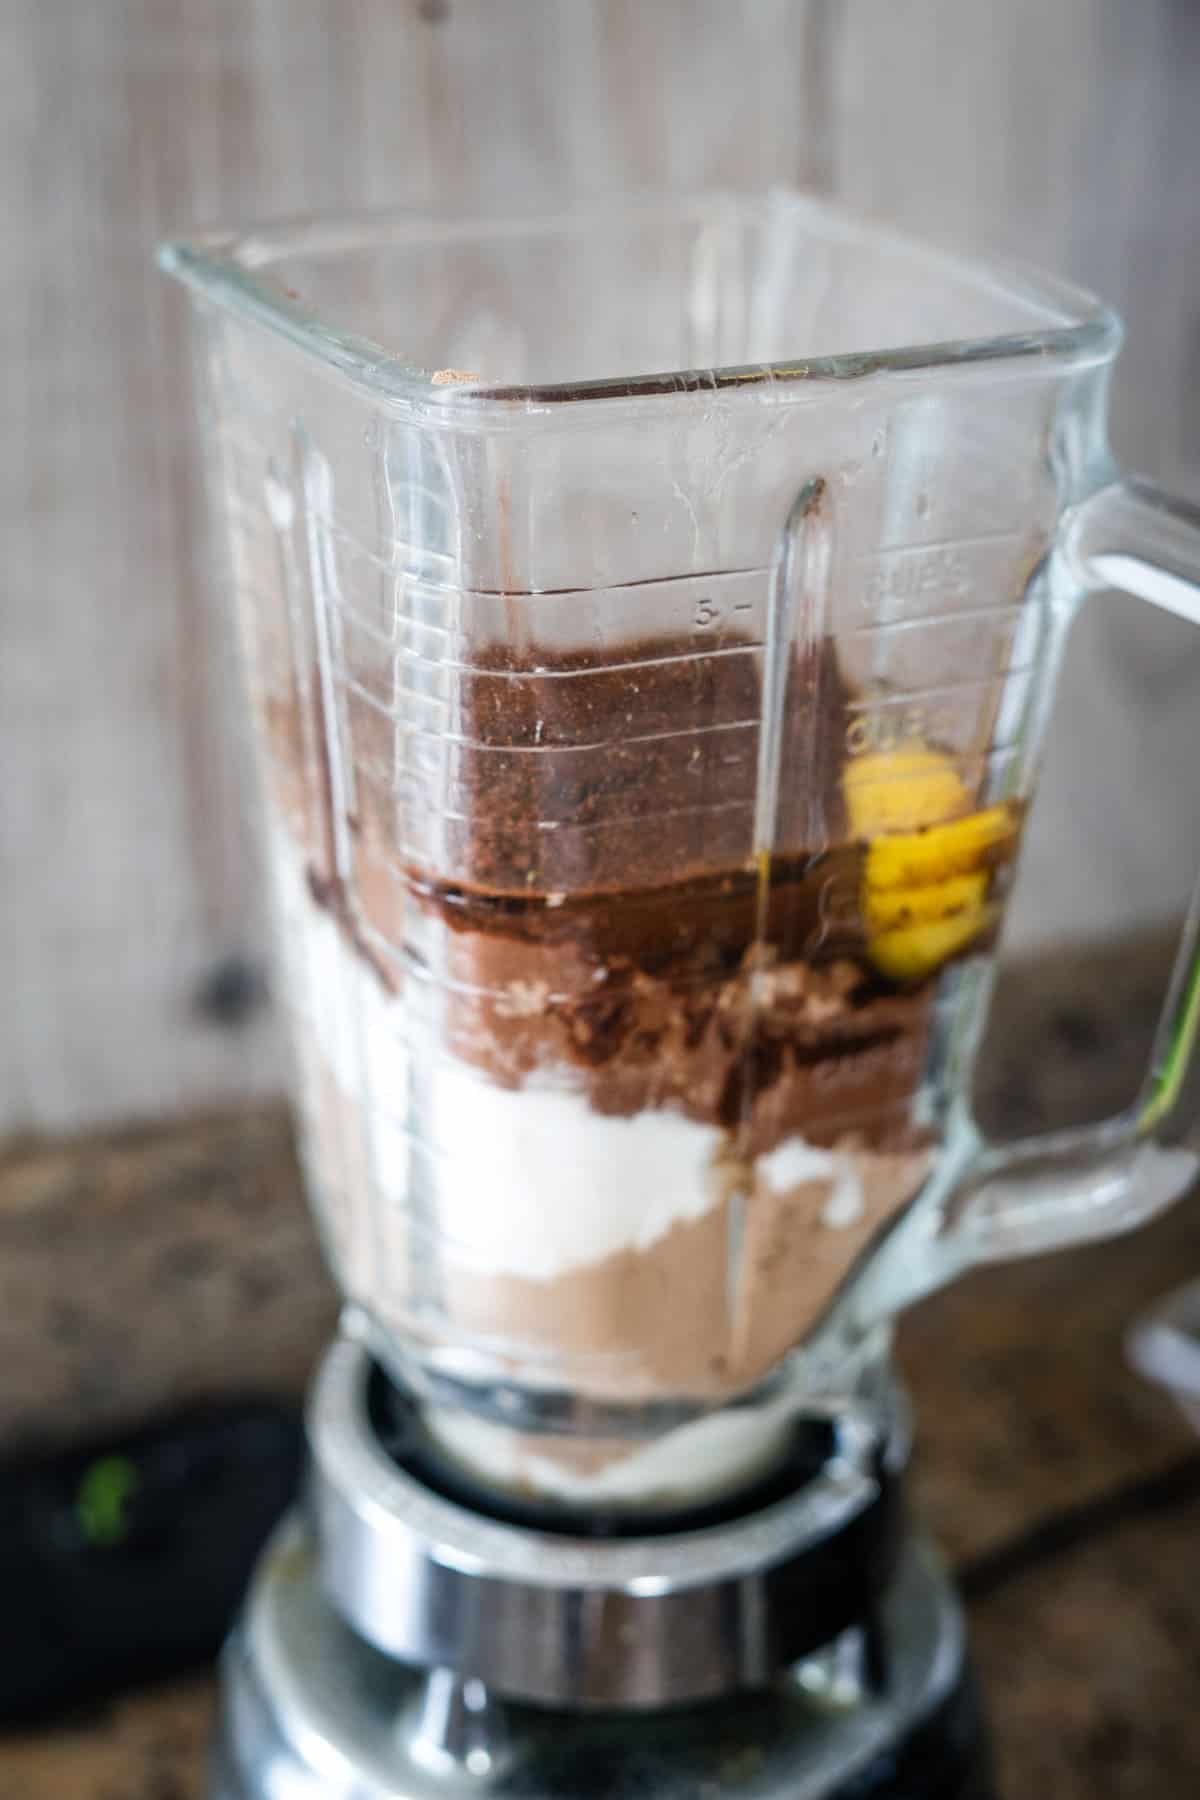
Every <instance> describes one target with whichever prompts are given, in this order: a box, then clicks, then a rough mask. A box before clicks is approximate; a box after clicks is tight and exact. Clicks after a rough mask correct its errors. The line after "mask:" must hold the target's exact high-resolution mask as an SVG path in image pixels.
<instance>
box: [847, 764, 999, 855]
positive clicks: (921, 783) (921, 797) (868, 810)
mask: <svg viewBox="0 0 1200 1800" xmlns="http://www.w3.org/2000/svg"><path fill="white" fill-rule="evenodd" d="M842 786H843V792H844V793H845V796H846V811H847V813H848V815H849V819H850V830H851V832H852V834H853V835H854V836H855V837H858V838H873V837H875V836H876V835H877V833H879V832H881V831H919V830H920V829H921V827H922V826H925V825H940V824H942V822H943V821H944V820H946V819H954V818H957V817H958V816H959V814H960V813H964V812H966V810H967V808H968V807H969V806H970V804H971V797H970V795H969V794H968V792H967V789H966V787H965V785H964V783H963V781H962V778H961V776H960V775H959V773H958V770H957V769H956V768H955V766H954V764H953V762H952V761H951V760H950V758H949V757H948V756H943V755H941V754H940V753H939V752H938V751H936V750H926V749H925V748H924V747H923V746H920V745H914V746H912V747H910V748H906V749H903V750H873V751H871V752H869V753H868V754H867V755H866V756H859V757H856V758H855V760H854V761H853V762H851V763H849V764H848V765H847V767H846V771H845V774H844V776H843V778H842Z"/></svg>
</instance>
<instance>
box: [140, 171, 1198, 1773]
mask: <svg viewBox="0 0 1200 1800" xmlns="http://www.w3.org/2000/svg"><path fill="white" fill-rule="evenodd" d="M164 262H165V265H166V267H167V268H168V269H169V270H170V271H171V272H172V273H173V274H175V275H177V276H178V277H180V278H181V279H182V280H183V281H184V282H186V283H187V285H188V287H189V289H190V292H191V296H192V299H193V301H194V303H195V305H194V316H195V324H196V345H197V352H198V362H199V369H200V389H201V393H202V395H203V398H204V404H205V408H206V410H205V417H204V440H205V444H206V447H207V451H208V461H209V468H210V472H211V477H212V485H213V489H214V495H215V499H216V501H217V504H218V506H219V507H220V509H221V512H222V515H223V518H224V521H225V530H224V533H223V536H224V541H225V543H226V545H227V547H228V562H227V568H226V580H225V583H224V585H225V586H226V587H227V589H228V593H229V595H230V596H231V599H232V610H233V613H234V617H235V621H236V637H237V642H238V647H239V656H238V662H239V667H240V669H241V672H242V676H243V678H244V685H245V695H246V708H247V711H248V714H249V716H250V718H251V720H252V732H251V737H252V743H253V749H254V760H255V766H256V770H257V778H258V787H259V790H260V796H261V814H262V824H263V840H262V841H263V846H264V853H265V862H264V870H265V880H266V882H267V885H268V887H269V890H270V894H271V900H272V906H273V910H274V916H275V922H276V931H275V940H276V944H277V950H278V975H277V982H276V994H277V998H278V1002H279V1004H280V1006H281V1008H282V1009H283V1011H284V1012H285V1014H286V1015H287V1016H288V1018H289V1021H290V1034H289V1035H290V1040H291V1044H292V1050H293V1054H294V1071H295V1073H294V1092H295V1097H296V1101H297V1113H298V1121H299V1127H300V1132H301V1140H302V1148H303V1154H304V1163H305V1170H306V1178H307V1183H308V1188H309V1193H310V1197H311V1201H312V1206H313V1210H314V1212H315V1215H316V1217H317V1221H318V1225H319V1227H320V1229H321V1232H322V1234H323V1238H324V1242H325V1246H326V1249H327V1253H328V1257H329V1260H330V1263H331V1265H332V1267H333V1270H334V1272H335V1274H336V1277H337V1279H338V1281H339V1283H340V1285H341V1287H342V1289H343V1291H344V1294H345V1298H346V1309H345V1314H344V1323H343V1328H342V1332H341V1335H340V1337H339V1340H338V1342H337V1343H336V1344H335V1345H334V1346H333V1348H332V1349H331V1350H330V1351H329V1353H328V1355H327V1357H326V1359H325V1362H324V1365H323V1367H322V1368H321V1370H320V1372H319V1374H318V1376H317V1379H316V1382H315V1386H314V1390H313V1394H312V1400H311V1405H310V1410H309V1416H308V1436H309V1451H310V1476H309V1481H308V1486H307V1492H306V1497H305V1502H304V1504H303V1506H302V1508H301V1509H300V1511H299V1512H298V1514H297V1515H296V1516H295V1517H293V1518H290V1519H288V1520H286V1521H285V1522H284V1524H283V1525H282V1526H281V1527H280V1529H279V1531H278V1533H277V1535H276V1537H275V1539H274V1541H273V1543H272V1544H271V1546H270V1548H269V1549H268V1550H267V1551H266V1553H265V1554H264V1557H263V1560H262V1563H261V1566H260V1568H259V1571H258V1574H257V1576H256V1579H255V1581H254V1583H253V1586H252V1590H251V1592H250V1595H249V1597H248V1599H247V1602H246V1606H245V1610H244V1616H243V1619H242V1622H241V1624H240V1625H239V1627H238V1629H237V1630H236V1632H235V1633H234V1636H233V1638H232V1639H231V1642H230V1645H229V1648H228V1652H227V1657H226V1662H225V1668H224V1683H223V1686H224V1705H223V1720H222V1727H221V1739H220V1744H219V1748H218V1752H217V1765H216V1767H217V1772H216V1776H215V1782H216V1786H215V1793H216V1795H217V1796H219V1797H220V1800H251V1797H254V1800H257V1797H259V1796H264V1797H265V1796H272V1797H274V1800H293V1797H299V1796H302V1795H304V1796H307V1795H315V1794H318V1793H319V1794H321V1795H329V1796H342V1797H344V1800H350V1797H351V1796H354V1797H355V1800H374V1797H376V1796H383V1795H388V1796H393V1797H398V1796H403V1797H404V1800H418V1797H424V1796H433V1795H443V1796H450V1795H459V1794H467V1793H472V1794H497V1795H514V1796H515V1795H522V1796H527V1797H529V1800H532V1797H534V1796H538V1797H541V1800H558V1797H559V1796H563V1797H565V1796H575V1795H578V1796H584V1795H605V1796H609V1797H610V1800H616V1797H619V1796H620V1797H625V1796H628V1797H630V1800H632V1797H633V1796H641V1795H646V1796H649V1795H655V1796H659V1797H661V1800H683V1797H685V1796H687V1797H689V1800H699V1797H701V1796H709V1795H711V1796H713V1797H714V1800H715V1797H716V1796H726V1795H728V1796H730V1797H731V1800H735V1797H736V1800H751V1797H753V1800H784V1797H785V1796H786V1797H787V1800H799V1797H801V1796H804V1797H806V1800H809V1797H811V1800H817V1797H820V1800H834V1797H840V1800H850V1796H858V1797H860V1800H862V1797H865V1796H868V1795H870V1796H891V1797H892V1800H896V1797H899V1796H914V1797H915V1796H917V1795H921V1796H927V1797H929V1800H934V1797H937V1800H983V1797H984V1796H986V1795H988V1794H989V1793H990V1791H991V1790H990V1787H989V1783H988V1774H987V1768H986V1756H985V1753H984V1748H983V1735H982V1730H981V1726H980V1720H979V1709H978V1706H977V1702H976V1698H975V1694H974V1690H973V1688H972V1685H971V1681H970V1676H969V1668H968V1662H967V1658H966V1653H965V1642H964V1633H963V1625H962V1620H961V1617H960V1614H959V1611H958V1608H957V1606H956V1603H955V1600H954V1598H953V1595H952V1592H951V1589H950V1587H949V1585H948V1583H947V1581H946V1579H945V1577H944V1576H943V1574H942V1573H941V1572H940V1571H939V1568H938V1565H937V1561H936V1557H935V1555H934V1554H933V1552H932V1551H931V1549H930V1548H929V1546H928V1545H927V1544H926V1543H925V1541H924V1540H923V1539H922V1537H921V1535H920V1533H919V1531H918V1530H916V1529H914V1528H913V1527H912V1526H911V1524H910V1523H909V1522H908V1521H907V1520H906V1517H905V1513H904V1508H903V1503H902V1492H901V1490H902V1485H903V1474H904V1467H905V1462H906V1456H907V1449H908V1439H909V1428H908V1419H907V1413H906V1408H905V1403H904V1399H903V1396H902V1395H901V1394H900V1393H899V1392H898V1391H897V1388H896V1385H895V1383H894V1381H893V1379H892V1376H891V1373H890V1370H889V1360H888V1344H889V1321H890V1319H891V1318H892V1317H893V1316H894V1314H895V1313H896V1312H897V1311H898V1310H899V1309H900V1308H902V1307H903V1306H904V1305H906V1304H907V1303H909V1302H910V1301H912V1300H913V1299H914V1298H916V1297H917V1296H919V1295H920V1294H922V1293H924V1292H926V1291H928V1290H929V1289H931V1288H933V1287H934V1286H936V1285H937V1284H939V1283H941V1282H944V1281H946V1280H948V1279H950V1278H951V1277H953V1276H954V1275H955V1274H956V1273H958V1272H959V1271H961V1270H962V1269H964V1268H965V1267H967V1266H968V1265H969V1264H971V1263H973V1262H978V1261H981V1260H986V1259H989V1258H997V1257H1001V1256H1008V1255H1014V1254H1019V1253H1023V1252H1027V1251H1032V1250H1045V1249H1048V1248H1051V1247H1054V1246H1056V1245H1063V1244H1069V1243H1073V1242H1078V1241H1081V1240H1083V1239H1085V1238H1089V1237H1094V1236H1097V1235H1101V1234H1104V1233H1109V1232H1114V1231H1117V1230H1122V1229H1125V1228H1128V1227H1130V1226H1132V1225H1135V1224H1136V1223H1138V1222H1139V1221H1140V1220H1142V1219H1144V1218H1146V1217H1148V1216H1150V1215H1151V1214H1152V1213H1153V1212H1155V1211H1156V1210H1157V1209H1159V1208H1161V1207H1162V1206H1164V1205H1166V1204H1167V1203H1168V1202H1169V1201H1170V1200H1171V1199H1173V1198H1174V1197H1175V1195H1176V1194H1177V1193H1178V1192H1180V1191H1181V1189H1182V1188H1183V1187H1184V1186H1185V1185H1186V1184H1187V1182H1188V1181H1189V1180H1190V1178H1191V1177H1192V1175H1193V1173H1194V1172H1195V1165H1196V1159H1195V1157H1194V1156H1192V1155H1191V1154H1190V1153H1188V1152H1187V1151H1186V1150H1184V1149H1181V1148H1179V1147H1177V1146H1174V1145H1173V1143H1172V1123H1173V1120H1174V1117H1175V1114H1176V1113H1177V1111H1178V1107H1177V1106H1176V1101H1177V1099H1178V1095H1179V1092H1180V1088H1181V1085H1182V1082H1183V1076H1184V1071H1185V1067H1186V1064H1187V1062H1188V1058H1189V1056H1190V1053H1191V1049H1192V1043H1193V1039H1194V1036H1195V1030H1196V1023H1197V1016H1198V1013H1200V977H1198V973H1197V964H1196V962H1195V960H1194V952H1195V935H1196V933H1195V920H1194V919H1193V921H1192V922H1191V924H1190V925H1189V927H1188V928H1187V930H1186V931H1185V941H1184V944H1183V947H1182V949H1181V951H1180V956H1179V962H1178V966H1177V971H1176V975H1175V979H1174V981H1173V984H1172V987H1171V990H1170V993H1169V996H1168V1000H1167V1006H1166V1011H1165V1015H1164V1021H1163V1025H1162V1028H1161V1030H1160V1034H1159V1039H1158V1042H1157V1046H1156V1050H1155V1055H1154V1060H1153V1065H1152V1068H1151V1071H1150V1073H1149V1075H1148V1077H1147V1081H1146V1084H1145V1088H1144V1091H1143V1093H1142V1095H1141V1097H1140V1098H1139V1100H1138V1102H1137V1104H1136V1105H1135V1106H1134V1107H1132V1108H1131V1109H1130V1110H1129V1112H1128V1113H1127V1114H1126V1115H1122V1116H1121V1117H1119V1118H1116V1119H1113V1120H1110V1121H1107V1122H1105V1123H1103V1124H1101V1125H1099V1126H1094V1127H1090V1128H1088V1129H1085V1130H1075V1131H1071V1132H1067V1133H1060V1134H1057V1135H1055V1136H1052V1137H1048V1138H1039V1139H1036V1140H1033V1141H1028V1142H1022V1143H1018V1144H1009V1145H1004V1146H995V1145H992V1144H989V1143H987V1142H986V1141H985V1140H984V1138H983V1136H982V1134H981V1132H980V1130H979V1129H978V1127H977V1126H976V1124H975V1123H974V1121H973V1118H972V1113H971V1106H970V1074H971V1068H972V1064H973V1059H974V1053H975V1048H976V1044H977V1040H978V1038H979V1036H980V1033H981V1030H982V1027H983V1023H984V1019H985V1013H986V1000H987V993H988V986H989V982H990V979H991V974H992V965H993V961H994V951H995V945H996V941H997V935H998V932H999V930H1000V926H1001V921H1002V917H1003V911H1004V905H1005V900H1006V897H1007V894H1008V892H1009V888H1010V884H1011V880H1012V876H1013V871H1014V867H1015V862H1016V857H1017V851H1018V846H1019V842H1020V837H1021V830H1022V824H1023V821H1024V817H1025V813H1026V809H1027V807H1028V804H1029V801H1030V798H1031V795H1032V791H1033V783H1034V778H1035V773H1036V769H1037V763H1038V755H1039V749H1040V745H1041V741H1042V737H1043V732H1044V726H1045V722H1046V718H1047V714H1048V711H1049V708H1050V704H1051V696H1052V690H1053V684H1054V677H1055V672H1056V667H1057V664H1058V661H1059V657H1060V654H1061V651H1062V647H1063V641H1064V636H1065V633H1066V630H1067V627H1068V624H1069V622H1070V620H1071V618H1072V616H1073V614H1074V612H1075V611H1076V609H1077V607H1078V605H1079V604H1080V602H1081V600H1082V598H1083V597H1084V595H1085V594H1086V593H1087V592H1088V591H1090V590H1092V589H1095V588H1097V587H1099V586H1105V585H1119V586H1121V587H1123V588H1125V589H1126V590H1127V591H1128V592H1129V593H1130V594H1131V595H1134V596H1138V597H1140V598H1143V599H1146V600H1148V601H1151V602H1152V603H1155V604H1159V605H1164V606H1167V607H1170V608H1173V609H1174V610H1176V611H1179V612H1182V613H1184V614H1186V615H1187V616H1189V617H1193V618H1197V619H1200V594H1198V590H1197V586H1196V582H1197V580H1198V579H1200V515H1198V514H1197V513H1195V512H1193V511H1189V510H1188V509H1187V508H1186V507H1184V506H1182V505H1181V504H1179V503H1175V502H1171V501H1168V500H1166V499H1165V498H1163V497H1161V496H1159V495H1157V494H1155V493H1153V492H1152V491H1150V490H1149V489H1147V488H1145V487H1143V486H1138V485H1135V484H1132V483H1125V482H1122V481H1121V480H1120V479H1119V477H1118V475H1117V473H1116V471H1115V469H1114V468H1113V466H1112V463H1111V460H1110V457H1109V454H1108V451H1107V446H1106V437H1105V404H1106V393H1107V385H1108V375H1109V370H1110V367H1111V364H1112V360H1113V357H1114V355H1115V353H1116V350H1117V347H1118V342H1119V326H1118V324H1117V322H1116V321H1115V320H1114V318H1113V316H1112V315H1111V314H1110V313H1109V312H1108V311H1107V310H1106V309H1105V308H1104V307H1102V306H1101V305H1099V304H1098V303H1096V302H1095V301H1094V300H1093V299H1091V298H1090V297H1089V296H1087V295H1086V294H1082V293H1080V292H1078V291H1076V290H1074V289H1072V288H1069V287H1066V286H1064V285H1062V284H1060V283H1058V282H1056V281H1052V280H1048V279H1044V278H1041V277H1036V276H1032V275H1029V274H1027V273H1023V272H1019V271H1017V272H1014V271H1011V270H1006V269H997V268H993V267H990V266H978V265H975V264H973V263H965V262H960V261H958V260H956V259H955V258H953V257H950V256H947V255H945V254H943V253H941V252H937V251H933V250H928V249H925V248H922V247H920V246H918V245H914V244H912V243H910V242H908V241H907V240H904V239H900V238H897V237H894V236H892V235H890V234H889V233H887V232H885V231H883V230H881V229H879V228H877V227H876V226H874V225H870V224H864V223H861V222H858V221H856V220H854V219H852V218H849V217H847V216H844V215H842V214H841V213H840V212H838V211H836V210H834V209H831V208H828V207H825V206H824V205H820V204H818V203H816V202H814V201H812V200H810V199H807V198H805V197H802V196H799V195H796V194H791V193H787V192H772V193H770V194H766V195H761V196H746V197H735V196H729V195H720V194H703V195H699V196H695V197H680V196H672V197H669V198H659V197H635V198H633V199H629V200H625V201H622V202H621V203H619V204H617V205H609V206H601V207H596V208H593V209H591V210H580V211H578V212H576V213H573V214H571V215H570V216H564V217H554V218H543V217H538V218H525V219H495V218H488V219H483V220H465V219H436V220H433V219H423V218H417V217H413V216H411V215H396V214H392V215H386V216H373V217H365V218H359V219H352V218H338V219H331V220H325V221H308V222H304V223H299V224H294V225H287V226H283V227H280V228H268V229H264V230H260V231H259V230H256V231H251V232H246V233H242V234H236V235H227V236H213V237H210V238H207V239H204V240H202V241H193V242H189V243H176V244H173V245H171V246H169V247H168V248H167V250H166V251H165V252H164Z"/></svg>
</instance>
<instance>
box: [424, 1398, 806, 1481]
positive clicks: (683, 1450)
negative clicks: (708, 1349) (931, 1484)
mask: <svg viewBox="0 0 1200 1800" xmlns="http://www.w3.org/2000/svg"><path fill="white" fill-rule="evenodd" d="M795 1413H796V1406H795V1401H794V1399H792V1398H791V1396H788V1397H787V1398H786V1399H785V1400H784V1401H782V1402H780V1401H776V1402H775V1403H774V1404H773V1405H771V1406H763V1407H749V1406H745V1407H728V1408H726V1409H725V1410H724V1411H722V1412H716V1413H712V1414H710V1415H709V1416H708V1417H707V1418H703V1419H697V1420H696V1421H695V1422H694V1423H692V1424H690V1425H681V1426H680V1427H679V1428H678V1429H677V1430H675V1431H668V1432H665V1433H664V1434H663V1435H662V1436H661V1437H657V1438H652V1439H650V1440H649V1441H648V1442H647V1443H646V1444H644V1445H643V1446H641V1447H639V1448H637V1449H633V1450H630V1451H627V1452H626V1453H624V1454H619V1455H617V1456H615V1457H614V1458H613V1460H612V1461H610V1462H607V1463H604V1464H602V1466H601V1467H599V1468H597V1469H595V1470H593V1471H591V1472H590V1473H587V1474H584V1473H581V1472H580V1471H579V1470H577V1469H573V1468H570V1467H568V1466H565V1465H564V1463H563V1462H562V1461H560V1460H558V1459H556V1458H555V1457H554V1456H553V1455H552V1454H551V1452H552V1448H553V1440H552V1439H547V1440H546V1453H545V1454H543V1455H539V1454H538V1453H537V1451H536V1450H535V1449H534V1448H533V1445H534V1443H535V1442H536V1440H534V1439H532V1438H530V1437H528V1436H525V1437H520V1436H518V1435H517V1433H515V1432H513V1431H512V1430H510V1429H509V1428H508V1427H507V1426H504V1425H493V1424H491V1423H490V1422H489V1421H487V1420H485V1419H480V1418H476V1417H474V1416H473V1415H472V1414H470V1413H462V1412H447V1411H443V1410H442V1409H440V1408H434V1409H431V1410H429V1411H427V1412H426V1415H425V1420H426V1423H427V1425H428V1426H429V1428H430V1430H431V1431H432V1432H433V1435H434V1437H435V1438H436V1439H437V1441H438V1443H439V1444H440V1445H441V1447H442V1448H443V1449H444V1450H445V1451H446V1452H447V1453H448V1454H449V1455H450V1456H452V1457H453V1458H454V1459H455V1460H456V1461H458V1462H459V1463H461V1464H463V1465H464V1467H466V1468H468V1469H469V1470H470V1471H471V1473H472V1474H473V1475H475V1476H476V1477H478V1478H480V1479H482V1480H484V1481H489V1482H491V1483H493V1484H494V1485H495V1486H497V1487H501V1488H509V1489H512V1490H517V1491H523V1492H528V1491H531V1490H532V1491H533V1492H535V1493H537V1494H540V1495H542V1496H544V1497H546V1498H552V1499H558V1500H565V1501H570V1502H571V1504H572V1505H577V1506H583V1505H587V1506H604V1505H608V1506H621V1505H631V1504H632V1505H638V1506H645V1507H653V1506H674V1505H678V1504H679V1503H680V1502H681V1501H684V1500H687V1501H688V1502H696V1501H699V1500H705V1499H711V1498H712V1497H714V1496H715V1495H717V1494H719V1493H721V1492H722V1491H723V1490H725V1489H728V1488H734V1487H739V1486H741V1485H742V1484H744V1483H745V1482H747V1481H749V1480H751V1479H753V1477H754V1476H755V1475H757V1474H760V1473H762V1472H764V1471H765V1470H766V1469H767V1468H768V1467H769V1466H770V1464H771V1463H772V1462H773V1461H774V1460H775V1458H776V1457H777V1456H778V1455H779V1454H780V1452H781V1451H782V1449H783V1446H784V1443H785V1441H786V1438H787V1434H788V1431H789V1430H790V1429H791V1427H792V1425H793V1424H794V1422H795ZM568 1441H569V1440H568Z"/></svg>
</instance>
